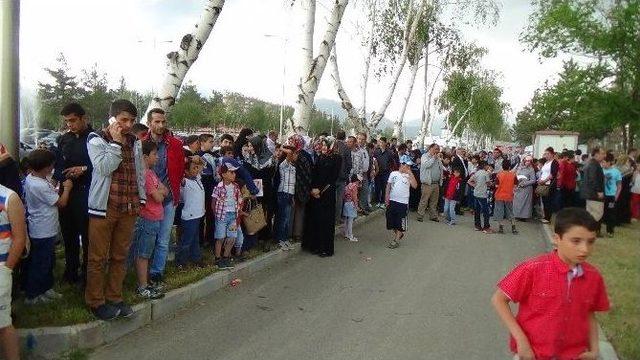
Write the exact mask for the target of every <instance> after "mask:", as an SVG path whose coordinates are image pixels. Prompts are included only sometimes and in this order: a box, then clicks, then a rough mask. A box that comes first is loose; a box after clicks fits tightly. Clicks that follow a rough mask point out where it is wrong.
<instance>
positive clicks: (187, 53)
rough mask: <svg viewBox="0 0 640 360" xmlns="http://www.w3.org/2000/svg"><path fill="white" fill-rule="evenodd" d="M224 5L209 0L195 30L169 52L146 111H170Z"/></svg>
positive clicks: (217, 0)
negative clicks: (162, 74)
mask: <svg viewBox="0 0 640 360" xmlns="http://www.w3.org/2000/svg"><path fill="white" fill-rule="evenodd" d="M223 6H224V0H208V1H207V4H206V5H205V7H204V12H203V13H202V16H201V17H200V20H199V21H198V23H197V24H196V25H195V28H194V30H193V32H191V33H190V34H186V35H184V36H183V37H182V40H181V41H180V47H179V48H178V50H177V51H173V52H170V53H168V54H167V59H168V60H167V74H166V75H165V79H164V81H163V83H162V86H161V87H160V90H159V91H158V92H157V93H156V94H155V96H154V97H153V99H152V100H151V103H150V104H149V107H148V108H147V111H146V112H149V110H151V109H154V108H160V109H162V110H164V111H167V112H168V111H169V109H170V108H171V106H173V104H175V102H176V97H177V96H178V91H179V90H180V87H181V86H182V82H183V81H184V78H185V76H186V75H187V71H189V69H190V68H191V66H192V65H193V63H195V62H196V60H197V59H198V55H199V54H200V50H201V49H202V47H203V46H204V44H205V42H206V41H207V39H208V38H209V34H211V30H212V29H213V26H214V25H215V24H216V21H217V20H218V17H219V16H220V12H221V11H222V7H223ZM146 112H145V115H146ZM142 121H143V122H145V123H146V116H143V117H142Z"/></svg>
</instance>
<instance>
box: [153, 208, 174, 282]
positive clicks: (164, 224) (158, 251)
mask: <svg viewBox="0 0 640 360" xmlns="http://www.w3.org/2000/svg"><path fill="white" fill-rule="evenodd" d="M175 214H176V208H175V207H174V206H173V201H170V202H169V203H167V204H166V205H165V206H164V218H163V219H162V221H161V222H160V232H158V239H157V240H156V248H155V250H154V253H153V258H152V260H151V264H150V266H149V274H150V275H151V276H152V277H157V276H162V273H163V272H164V267H165V266H166V265H167V255H169V241H170V240H171V228H172V227H173V217H174V216H175Z"/></svg>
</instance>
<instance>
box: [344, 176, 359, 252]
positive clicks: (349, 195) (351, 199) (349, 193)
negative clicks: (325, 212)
mask: <svg viewBox="0 0 640 360" xmlns="http://www.w3.org/2000/svg"><path fill="white" fill-rule="evenodd" d="M361 182H362V175H360V174H353V175H351V182H350V183H349V184H347V186H346V187H345V189H344V204H343V206H342V216H344V217H345V222H344V237H345V238H346V239H347V240H349V241H353V242H356V241H358V239H357V238H356V237H355V236H353V221H354V220H355V219H356V217H358V211H359V210H360V208H359V206H358V204H359V203H360V202H359V201H358V189H359V188H360V184H361Z"/></svg>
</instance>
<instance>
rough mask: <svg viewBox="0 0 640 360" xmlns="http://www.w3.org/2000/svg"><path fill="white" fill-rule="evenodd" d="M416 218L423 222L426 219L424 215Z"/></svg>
mask: <svg viewBox="0 0 640 360" xmlns="http://www.w3.org/2000/svg"><path fill="white" fill-rule="evenodd" d="M416 220H418V221H419V222H423V221H424V218H423V217H422V216H418V217H417V218H416Z"/></svg>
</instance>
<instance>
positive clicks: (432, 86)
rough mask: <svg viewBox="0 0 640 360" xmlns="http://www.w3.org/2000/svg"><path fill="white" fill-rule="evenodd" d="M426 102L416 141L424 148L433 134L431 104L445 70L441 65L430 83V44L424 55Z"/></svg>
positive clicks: (427, 45)
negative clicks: (426, 139) (426, 141)
mask: <svg viewBox="0 0 640 360" xmlns="http://www.w3.org/2000/svg"><path fill="white" fill-rule="evenodd" d="M424 71H425V73H424V97H423V99H424V103H423V105H422V123H421V127H420V132H419V133H418V139H416V142H417V144H418V146H419V148H420V149H421V148H424V146H425V143H424V141H425V138H427V137H430V136H431V124H432V122H433V118H432V116H431V106H432V105H433V93H434V92H435V90H436V85H437V84H438V80H440V77H441V76H442V73H443V72H444V68H442V67H440V70H438V73H437V74H436V77H435V78H434V79H433V81H432V82H431V83H429V76H428V74H429V44H428V43H427V44H426V45H425V56H424Z"/></svg>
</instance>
